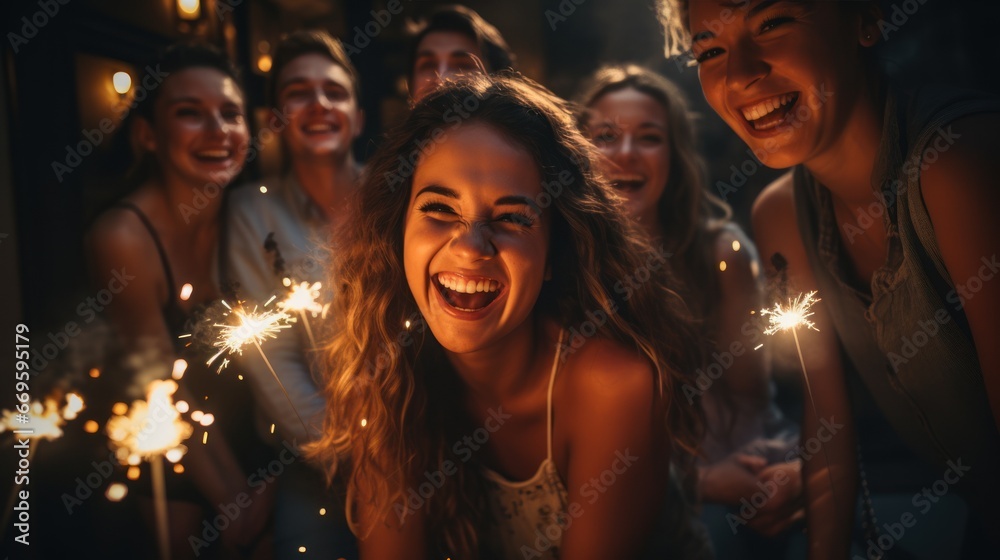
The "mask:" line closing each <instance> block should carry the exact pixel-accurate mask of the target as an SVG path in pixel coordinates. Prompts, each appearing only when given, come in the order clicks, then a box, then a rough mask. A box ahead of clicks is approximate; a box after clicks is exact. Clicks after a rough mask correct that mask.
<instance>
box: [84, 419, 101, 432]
mask: <svg viewBox="0 0 1000 560" xmlns="http://www.w3.org/2000/svg"><path fill="white" fill-rule="evenodd" d="M99 429H101V427H100V426H99V425H98V424H97V422H95V421H93V420H87V421H86V422H84V424H83V431H85V432H87V433H88V434H96V433H97V430H99Z"/></svg>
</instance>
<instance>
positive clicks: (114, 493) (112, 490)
mask: <svg viewBox="0 0 1000 560" xmlns="http://www.w3.org/2000/svg"><path fill="white" fill-rule="evenodd" d="M127 495H128V486H125V485H124V484H122V483H121V482H113V483H111V484H109V485H108V489H107V491H105V492H104V496H105V497H107V499H108V500H109V501H112V502H120V501H122V498H124V497H125V496H127Z"/></svg>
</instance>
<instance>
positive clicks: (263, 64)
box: [257, 54, 272, 74]
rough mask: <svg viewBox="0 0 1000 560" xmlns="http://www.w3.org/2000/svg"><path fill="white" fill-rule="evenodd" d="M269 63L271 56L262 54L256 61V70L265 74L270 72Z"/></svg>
mask: <svg viewBox="0 0 1000 560" xmlns="http://www.w3.org/2000/svg"><path fill="white" fill-rule="evenodd" d="M271 62H272V61H271V55H269V54H262V55H260V58H258V59H257V69H258V70H260V71H261V72H263V73H265V74H267V73H268V72H270V71H271Z"/></svg>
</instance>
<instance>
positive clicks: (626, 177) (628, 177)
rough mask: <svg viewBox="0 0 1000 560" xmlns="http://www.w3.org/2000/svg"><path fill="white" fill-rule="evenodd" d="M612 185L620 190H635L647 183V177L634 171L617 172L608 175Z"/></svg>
mask: <svg viewBox="0 0 1000 560" xmlns="http://www.w3.org/2000/svg"><path fill="white" fill-rule="evenodd" d="M608 179H610V181H611V186H613V187H614V188H615V189H618V190H619V191H624V192H635V191H637V190H639V189H641V188H642V187H643V186H645V184H646V178H645V177H643V176H642V175H637V174H634V173H616V174H612V175H609V176H608Z"/></svg>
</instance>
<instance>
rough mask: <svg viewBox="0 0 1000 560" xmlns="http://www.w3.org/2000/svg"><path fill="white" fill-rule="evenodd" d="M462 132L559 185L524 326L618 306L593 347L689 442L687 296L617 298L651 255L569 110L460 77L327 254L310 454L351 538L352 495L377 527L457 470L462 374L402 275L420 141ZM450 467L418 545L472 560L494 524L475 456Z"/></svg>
mask: <svg viewBox="0 0 1000 560" xmlns="http://www.w3.org/2000/svg"><path fill="white" fill-rule="evenodd" d="M455 107H465V110H466V111H467V113H466V114H467V115H469V116H468V117H466V118H464V120H461V121H459V122H455V121H454V120H453V119H452V117H453V116H454V115H456V112H455ZM471 122H475V123H481V124H486V125H488V126H490V127H492V128H493V129H495V130H496V131H498V132H499V133H501V134H502V135H504V136H505V137H506V138H508V139H509V140H511V141H512V142H514V143H515V144H517V145H519V146H521V147H522V148H524V150H525V151H526V152H527V153H529V154H531V155H532V157H533V158H534V159H535V161H536V163H537V164H538V167H539V169H540V171H541V174H542V177H543V181H545V182H546V183H547V184H552V182H553V181H555V182H556V183H557V184H561V185H563V187H562V192H561V193H559V194H558V195H553V196H552V203H551V211H552V229H551V238H550V244H551V246H552V247H554V248H555V247H558V248H559V250H552V251H549V254H550V255H551V259H552V260H551V269H552V277H551V279H550V280H548V281H547V282H546V283H545V285H544V286H543V288H542V292H541V294H540V296H539V299H538V301H537V302H536V307H535V314H536V316H544V317H549V318H551V319H552V320H554V321H556V322H558V323H559V324H561V325H567V326H568V325H574V324H577V325H578V324H581V323H583V322H584V321H585V320H586V319H587V316H586V313H587V312H588V311H596V310H602V309H603V310H609V309H615V307H614V306H617V311H615V312H614V313H608V320H607V322H606V323H605V324H604V325H603V326H602V327H601V329H600V331H599V332H600V335H599V336H603V337H606V338H608V339H611V340H614V341H617V342H618V343H620V344H623V345H626V346H627V347H630V348H636V350H637V351H640V352H642V353H643V354H645V355H646V356H647V357H648V358H649V360H650V362H651V363H652V364H653V365H654V366H655V372H656V387H657V389H658V392H659V395H660V398H662V399H664V401H663V402H664V403H665V404H666V406H664V407H663V410H664V411H665V412H664V417H663V422H664V423H665V425H666V426H667V428H668V433H669V434H670V437H671V440H670V443H671V444H672V445H673V447H674V451H675V452H676V453H675V454H674V456H675V457H678V458H680V457H684V458H687V457H689V456H690V455H691V454H693V451H694V448H695V446H696V445H697V442H698V441H699V439H700V423H699V421H698V417H697V413H696V411H695V409H694V408H693V407H692V406H690V405H689V404H687V402H686V400H685V399H683V398H681V397H680V394H679V388H680V386H681V384H682V383H685V382H690V380H688V379H686V378H683V377H682V375H684V374H682V373H681V372H688V371H692V369H693V368H692V367H690V366H691V365H692V364H695V363H698V360H700V353H699V352H695V351H693V349H695V348H697V347H698V343H697V339H696V336H695V334H694V329H693V328H692V327H691V326H690V324H689V317H688V316H687V312H686V310H685V308H684V304H683V301H682V300H681V298H680V297H679V296H678V295H677V294H676V293H675V292H673V291H672V290H670V289H669V288H668V286H667V284H666V282H665V281H664V279H663V278H662V277H661V275H658V274H653V275H652V276H651V278H650V279H649V280H648V281H646V282H644V283H642V284H641V285H639V286H638V287H637V288H636V289H634V290H633V291H632V292H631V294H630V296H629V297H625V296H626V294H624V293H621V291H620V290H619V291H616V289H615V286H616V284H618V283H619V282H620V281H622V280H623V279H624V278H626V276H635V274H636V272H637V271H639V270H640V269H642V268H643V267H646V266H647V263H648V262H653V261H651V260H650V259H651V258H654V251H653V249H652V248H651V247H650V246H649V245H648V244H647V243H646V242H645V241H643V236H642V235H640V234H638V232H637V231H634V230H633V229H632V227H633V226H631V225H630V220H628V219H627V218H626V217H625V215H624V214H623V211H622V209H621V207H620V201H619V199H618V198H617V197H616V196H615V195H614V194H613V192H612V190H611V189H610V187H609V186H608V185H606V183H605V182H604V180H603V179H602V178H601V177H600V176H599V175H597V174H596V173H595V172H594V171H592V169H593V165H592V164H593V163H594V161H595V159H594V158H595V157H597V155H596V152H594V151H593V150H594V149H593V147H592V146H591V145H590V143H589V142H588V141H587V140H586V139H585V138H584V137H583V135H582V134H580V132H579V131H578V130H577V128H576V124H575V122H574V119H573V116H572V112H571V111H570V109H569V106H568V104H567V103H565V102H563V101H562V100H560V99H558V98H557V97H556V96H554V95H553V94H551V93H550V92H549V91H548V90H546V89H544V88H543V87H542V86H539V85H537V84H535V83H534V82H532V81H530V80H528V79H526V78H522V77H520V76H518V75H514V74H501V75H495V76H470V77H466V78H463V79H461V80H459V81H456V82H453V83H450V84H449V85H448V86H446V87H443V88H441V89H438V90H437V91H435V92H434V93H432V94H430V95H429V96H427V97H426V98H425V99H424V100H422V101H421V102H420V103H419V104H417V105H416V107H414V109H413V111H412V112H411V113H410V115H409V117H408V118H407V119H406V121H405V122H404V123H403V124H401V125H400V126H399V127H397V128H395V129H394V130H393V131H391V132H390V133H389V134H388V137H387V138H386V140H385V142H384V143H383V145H382V146H381V147H380V149H379V150H378V152H377V153H376V154H375V156H374V157H373V158H372V160H371V162H370V163H369V167H368V170H367V174H366V178H365V180H364V183H363V185H362V187H361V188H360V189H359V197H358V199H357V201H356V207H355V208H354V212H353V215H354V216H355V220H354V222H353V223H351V224H349V227H347V228H346V229H344V230H343V232H342V234H341V236H340V237H339V241H338V243H337V246H336V247H335V249H334V255H333V265H332V271H331V277H332V279H333V282H332V285H334V286H335V288H336V294H335V296H334V308H333V317H332V320H333V325H332V327H333V329H334V331H333V332H334V333H335V334H334V336H333V338H332V340H331V342H330V343H329V345H328V348H327V352H326V358H327V369H328V379H327V382H326V393H327V397H328V399H329V401H328V402H329V403H330V405H329V407H328V409H327V417H326V423H325V428H324V433H323V435H322V438H321V439H320V440H319V441H318V442H317V443H316V444H315V445H314V446H313V448H312V450H311V453H312V456H313V457H314V458H316V459H318V460H320V461H321V462H322V463H323V465H324V466H325V468H326V470H327V474H328V476H329V477H330V478H331V479H332V478H333V477H334V476H340V477H343V481H344V482H345V483H346V485H347V488H348V506H347V510H348V519H349V521H350V523H351V525H352V529H353V530H355V532H362V533H363V532H365V531H367V530H368V529H369V527H360V526H358V524H357V523H356V520H355V517H354V515H353V508H352V505H356V503H355V500H357V499H358V498H357V497H358V496H359V489H362V490H363V492H361V494H364V495H365V496H367V497H368V498H369V499H370V500H371V503H370V504H369V506H370V507H373V508H374V510H375V511H376V512H377V513H378V517H377V520H379V521H381V520H382V519H387V518H389V516H390V515H391V514H392V513H393V512H394V511H395V512H396V513H397V514H398V513H399V512H400V511H402V510H401V506H400V504H401V503H403V502H404V501H405V499H406V498H407V489H408V488H413V487H415V486H416V485H417V484H419V483H420V482H422V481H423V478H422V477H423V474H424V473H425V472H431V471H435V470H439V469H440V467H441V465H442V463H443V462H444V461H446V460H450V459H453V457H452V451H451V444H452V443H453V442H455V441H459V440H460V437H461V435H462V430H463V427H465V429H467V428H468V426H470V424H471V423H470V421H469V420H468V418H466V417H465V416H464V413H463V412H462V408H463V407H461V406H456V403H458V402H461V398H462V395H463V389H462V387H461V385H460V383H459V379H458V376H457V375H456V374H455V372H454V371H453V370H452V368H451V366H450V365H449V364H448V362H447V360H446V359H445V357H444V352H443V350H442V348H441V346H440V344H439V343H438V342H437V341H436V340H435V339H434V337H433V335H432V334H430V331H429V329H427V328H426V325H425V324H424V322H423V320H422V319H421V317H420V315H419V312H418V308H417V304H416V302H415V300H414V298H413V296H412V294H411V292H410V289H409V286H408V284H407V281H406V278H405V275H404V270H403V224H404V216H405V214H406V211H407V207H408V204H409V197H410V188H411V178H412V173H413V169H412V167H413V165H419V155H420V154H421V153H422V150H424V149H426V146H427V142H433V140H431V139H432V138H434V137H440V134H441V132H442V131H447V130H448V129H449V128H451V127H458V126H463V125H464V124H467V123H471ZM412 161H416V163H415V164H413V165H411V164H410V162H412ZM566 171H569V173H570V176H571V180H570V181H569V182H568V183H567V182H566V181H565V177H566V175H565V172H566ZM560 174H562V175H561V177H562V179H563V180H561V181H560ZM618 285H619V286H621V284H618ZM407 325H409V326H408V327H407ZM432 388H433V390H431V389H432ZM362 418H364V419H365V425H364V426H362V424H361V419H362ZM453 462H455V463H458V464H459V466H458V473H457V474H456V475H455V476H452V477H449V478H448V479H447V480H446V481H445V483H444V484H443V486H442V487H441V488H439V489H437V490H436V491H435V493H434V494H433V496H431V497H430V499H429V500H428V505H427V506H426V507H427V513H428V526H427V528H426V529H427V535H428V543H429V545H432V546H436V547H438V548H439V549H440V550H446V551H447V552H448V553H449V554H452V555H457V556H458V557H461V558H475V557H478V555H479V546H480V543H479V541H478V539H477V533H478V532H479V530H480V528H481V527H483V525H484V524H485V523H488V522H489V521H490V520H489V519H487V518H485V517H484V515H485V514H484V513H483V512H485V511H486V510H487V508H486V507H485V494H484V491H483V488H482V487H481V485H480V484H481V477H480V476H479V470H478V468H479V465H478V464H477V462H476V460H475V459H473V460H471V461H469V462H465V463H463V462H460V461H453ZM664 476H667V473H664Z"/></svg>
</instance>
